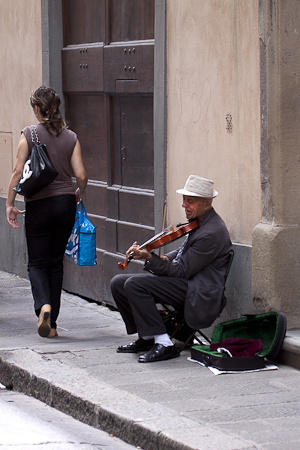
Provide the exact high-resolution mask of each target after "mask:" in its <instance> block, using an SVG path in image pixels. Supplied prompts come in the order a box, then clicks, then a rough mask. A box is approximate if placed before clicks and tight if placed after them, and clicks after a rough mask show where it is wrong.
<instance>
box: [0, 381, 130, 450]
mask: <svg viewBox="0 0 300 450" xmlns="http://www.w3.org/2000/svg"><path fill="white" fill-rule="evenodd" d="M0 411H1V414H0V417H1V420H0V449H1V450H11V449H14V448H16V449H18V450H25V449H28V450H29V449H33V448H34V449H35V450H45V449H51V450H76V449H77V450H92V449H94V450H132V449H134V448H136V447H133V446H131V445H129V444H125V443H124V442H122V441H120V440H119V439H117V438H115V437H113V436H109V435H108V434H107V433H105V432H104V431H101V430H96V429H95V428H93V427H89V426H88V425H85V424H84V423H81V422H78V421H77V420H75V419H73V418H72V417H70V416H67V415H66V414H63V413H62V412H60V411H57V410H56V409H54V408H51V406H48V405H46V404H45V403H42V402H40V401H39V400H36V399H35V398H33V397H28V396H26V395H24V394H19V393H18V392H14V391H9V390H5V389H0Z"/></svg>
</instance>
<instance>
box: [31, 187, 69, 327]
mask: <svg viewBox="0 0 300 450" xmlns="http://www.w3.org/2000/svg"><path fill="white" fill-rule="evenodd" d="M75 213H76V199H75V195H60V196H57V197H50V198H45V199H42V200H34V201H32V202H27V203H26V214H25V231H26V240H27V251H28V274H29V279H30V283H31V290H32V295H33V299H34V309H35V312H36V315H37V316H38V315H39V313H40V310H41V307H42V306H43V305H45V304H50V305H51V307H52V310H51V328H56V320H57V317H58V314H59V309H60V296H61V289H62V281H63V257H64V252H65V248H66V245H67V242H68V239H69V236H70V234H71V231H72V228H73V225H74V221H75Z"/></svg>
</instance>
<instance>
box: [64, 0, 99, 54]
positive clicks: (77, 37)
mask: <svg viewBox="0 0 300 450" xmlns="http://www.w3.org/2000/svg"><path fill="white" fill-rule="evenodd" d="M62 5H63V27H64V47H67V46H68V45H77V44H82V43H85V44H87V43H91V42H104V40H105V21H106V13H105V10H106V2H105V0H63V2H62Z"/></svg>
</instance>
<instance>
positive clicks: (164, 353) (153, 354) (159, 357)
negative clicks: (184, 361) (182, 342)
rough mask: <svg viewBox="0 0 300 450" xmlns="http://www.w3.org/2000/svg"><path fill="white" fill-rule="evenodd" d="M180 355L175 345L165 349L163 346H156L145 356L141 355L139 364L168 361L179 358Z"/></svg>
mask: <svg viewBox="0 0 300 450" xmlns="http://www.w3.org/2000/svg"><path fill="white" fill-rule="evenodd" d="M179 355H180V353H179V351H178V350H177V348H176V347H175V345H171V346H170V347H164V346H163V345H161V344H155V345H154V346H153V347H152V349H151V350H149V352H147V353H145V354H144V355H140V357H139V359H138V362H140V363H148V362H155V361H164V360H166V359H172V358H177V356H179Z"/></svg>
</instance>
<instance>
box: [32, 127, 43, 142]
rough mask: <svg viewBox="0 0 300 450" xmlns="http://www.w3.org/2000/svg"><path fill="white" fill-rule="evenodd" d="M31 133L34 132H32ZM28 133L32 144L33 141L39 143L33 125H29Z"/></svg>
mask: <svg viewBox="0 0 300 450" xmlns="http://www.w3.org/2000/svg"><path fill="white" fill-rule="evenodd" d="M33 133H34V134H33ZM30 134H31V141H32V144H33V145H34V144H35V143H37V144H40V143H41V142H40V140H39V137H38V134H37V132H36V128H35V125H31V126H30Z"/></svg>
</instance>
